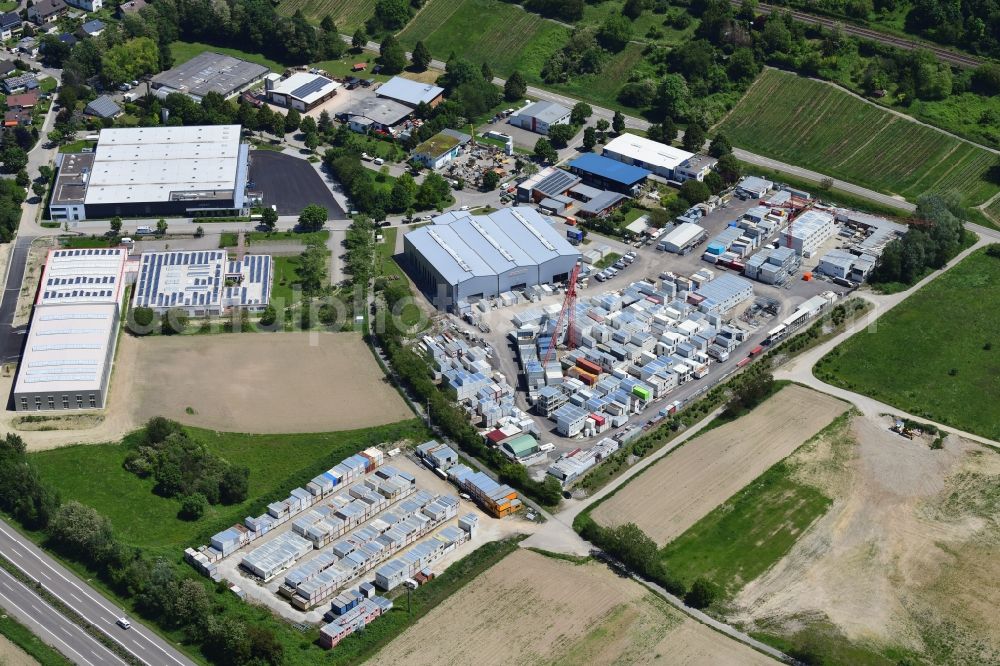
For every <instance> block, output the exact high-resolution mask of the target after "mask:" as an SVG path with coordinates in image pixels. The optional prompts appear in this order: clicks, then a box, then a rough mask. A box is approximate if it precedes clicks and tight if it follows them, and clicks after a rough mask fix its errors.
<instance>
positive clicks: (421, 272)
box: [403, 206, 580, 310]
mask: <svg viewBox="0 0 1000 666" xmlns="http://www.w3.org/2000/svg"><path fill="white" fill-rule="evenodd" d="M403 246H404V249H403V256H404V260H405V263H406V265H407V268H408V269H409V271H410V274H411V276H412V277H413V279H414V281H415V282H416V283H417V286H419V287H420V289H421V290H422V291H423V292H424V293H425V294H427V296H428V297H429V298H430V299H431V302H432V303H433V304H434V305H435V306H436V307H437V308H439V309H442V310H445V309H449V308H451V307H452V306H454V305H455V304H456V303H457V302H458V301H476V300H478V299H481V298H491V297H495V296H499V295H500V294H502V293H504V292H507V291H511V290H514V289H523V288H525V287H530V286H533V285H537V284H546V283H553V282H562V281H565V280H566V279H568V278H569V274H570V273H571V272H572V270H573V266H574V265H575V264H576V262H577V261H579V259H580V253H579V252H578V251H577V250H576V248H574V247H573V246H572V245H570V244H569V242H567V240H566V239H565V238H564V237H563V236H562V234H560V233H559V231H558V230H557V229H556V228H555V227H553V225H552V223H551V222H549V220H548V219H547V218H546V217H543V216H542V215H541V214H539V213H538V212H537V211H536V210H534V209H532V208H527V207H521V206H518V207H515V208H504V209H501V210H498V211H495V212H493V213H490V214H488V215H473V214H471V213H469V212H465V211H461V212H460V211H453V212H449V213H445V214H444V215H439V216H437V217H435V218H434V221H433V224H430V225H428V226H426V227H421V228H420V229H416V230H414V231H411V232H410V233H408V234H406V236H404V237H403Z"/></svg>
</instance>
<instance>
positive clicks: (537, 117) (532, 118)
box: [508, 102, 570, 134]
mask: <svg viewBox="0 0 1000 666" xmlns="http://www.w3.org/2000/svg"><path fill="white" fill-rule="evenodd" d="M569 116H570V110H569V109H567V108H566V107H565V106H563V105H562V104H556V103H555V102H535V103H534V104H529V105H528V106H526V107H524V108H523V109H521V110H520V111H518V112H517V113H515V114H514V115H512V116H511V117H510V120H509V121H508V122H510V124H511V125H514V126H515V127H520V128H521V129H526V130H530V131H532V132H537V133H538V134H548V133H549V128H550V127H552V126H553V125H568V124H569Z"/></svg>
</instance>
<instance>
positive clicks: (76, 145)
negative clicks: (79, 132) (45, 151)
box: [59, 139, 97, 153]
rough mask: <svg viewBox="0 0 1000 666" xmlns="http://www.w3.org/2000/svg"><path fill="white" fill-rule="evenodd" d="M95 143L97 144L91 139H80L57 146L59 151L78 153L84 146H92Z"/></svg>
mask: <svg viewBox="0 0 1000 666" xmlns="http://www.w3.org/2000/svg"><path fill="white" fill-rule="evenodd" d="M95 145H97V144H96V143H95V142H93V141H84V140H83V139H80V140H79V141H73V142H72V143H67V144H64V145H62V146H59V152H60V153H78V152H80V151H81V150H83V149H84V148H93V147H94V146H95Z"/></svg>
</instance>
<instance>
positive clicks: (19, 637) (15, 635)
mask: <svg viewBox="0 0 1000 666" xmlns="http://www.w3.org/2000/svg"><path fill="white" fill-rule="evenodd" d="M0 635H3V636H6V637H7V639H8V640H10V642H11V643H13V644H15V645H17V646H18V647H19V648H21V649H22V650H24V651H25V652H27V653H28V654H29V655H31V657H32V658H34V660H35V661H37V662H38V663H39V664H41V666H70V664H72V662H71V661H69V660H68V659H66V657H64V656H62V654H60V653H59V652H57V651H56V650H54V649H53V648H50V647H49V646H48V645H47V644H45V643H43V642H42V640H41V639H40V638H38V636H36V635H35V634H33V633H31V630H30V629H28V628H27V627H26V626H24V625H23V624H21V623H20V622H18V621H17V620H15V619H14V618H12V617H10V616H8V615H3V616H0ZM3 663H7V662H6V661H5V662H3ZM11 663H20V662H18V661H16V660H15V661H12V662H11Z"/></svg>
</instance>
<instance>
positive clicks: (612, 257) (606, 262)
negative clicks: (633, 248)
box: [594, 252, 622, 270]
mask: <svg viewBox="0 0 1000 666" xmlns="http://www.w3.org/2000/svg"><path fill="white" fill-rule="evenodd" d="M621 258H622V255H620V254H618V253H617V252H609V253H608V255H607V256H605V257H604V258H603V259H601V260H600V261H598V262H597V263H596V264H594V268H596V269H597V270H604V269H605V268H607V267H608V266H610V265H612V264H613V263H615V262H616V261H618V260H619V259H621Z"/></svg>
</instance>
